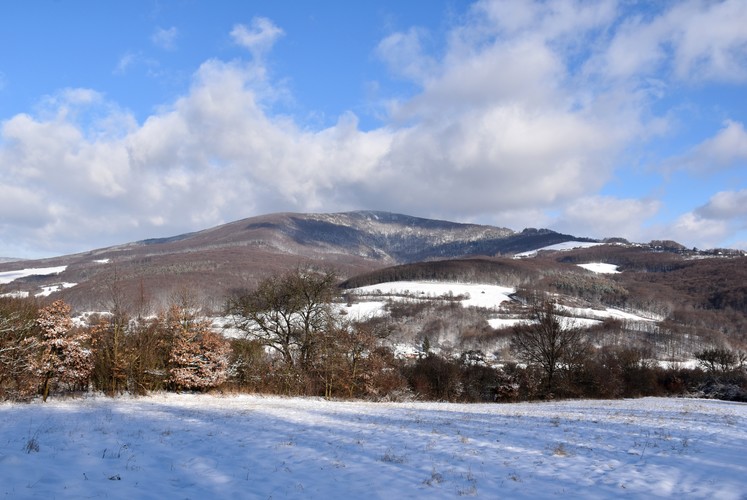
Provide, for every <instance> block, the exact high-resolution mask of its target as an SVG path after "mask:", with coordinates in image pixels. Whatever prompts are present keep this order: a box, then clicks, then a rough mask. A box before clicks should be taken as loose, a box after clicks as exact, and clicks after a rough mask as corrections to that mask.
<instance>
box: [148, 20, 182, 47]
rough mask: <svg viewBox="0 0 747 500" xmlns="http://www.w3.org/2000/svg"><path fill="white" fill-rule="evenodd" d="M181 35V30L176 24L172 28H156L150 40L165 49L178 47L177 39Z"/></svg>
mask: <svg viewBox="0 0 747 500" xmlns="http://www.w3.org/2000/svg"><path fill="white" fill-rule="evenodd" d="M178 36H179V30H177V29H176V27H175V26H172V27H170V28H160V27H159V28H156V30H155V31H154V32H153V34H152V35H151V36H150V41H151V42H153V44H154V45H155V46H157V47H160V48H162V49H164V50H174V49H176V39H177V38H178Z"/></svg>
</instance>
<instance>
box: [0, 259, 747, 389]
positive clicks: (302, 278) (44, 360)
mask: <svg viewBox="0 0 747 500" xmlns="http://www.w3.org/2000/svg"><path fill="white" fill-rule="evenodd" d="M337 283H338V280H337V276H336V275H335V273H333V272H330V271H322V272H319V271H316V270H310V269H302V268H298V269H294V270H293V271H290V272H287V273H285V274H282V275H275V276H271V277H269V278H267V279H265V280H263V281H262V282H260V283H259V285H258V286H257V287H256V288H254V289H252V290H237V291H235V292H233V293H232V294H231V296H230V298H229V299H228V300H227V302H226V308H225V311H224V313H225V315H226V316H227V317H229V318H230V319H231V324H230V325H229V326H230V327H231V328H232V329H231V330H227V331H232V332H233V335H228V336H224V335H220V334H217V333H215V331H214V328H213V327H212V325H211V324H210V322H209V321H208V320H207V319H205V318H204V316H202V315H201V313H200V310H199V308H198V307H197V304H196V303H195V301H194V299H192V298H191V296H190V294H189V293H187V292H182V293H179V294H177V295H175V296H174V297H173V299H172V301H171V304H170V306H169V307H168V308H167V309H166V310H164V311H162V312H161V313H160V314H158V315H157V316H155V317H150V318H146V317H143V315H142V314H139V315H137V316H132V315H129V314H127V311H126V310H125V308H123V307H119V306H118V304H122V303H123V301H115V302H114V306H113V307H111V312H110V313H107V314H101V315H99V316H98V317H94V318H91V319H89V321H88V323H87V324H82V325H77V324H75V323H74V322H73V321H72V320H71V317H70V308H69V307H68V306H67V305H66V304H65V303H64V302H61V301H57V302H54V303H52V304H50V305H47V306H46V307H38V306H37V305H36V304H35V303H34V302H33V301H30V300H20V299H7V298H6V299H0V397H2V398H26V397H30V396H33V395H35V394H39V395H41V396H42V398H43V399H45V400H46V398H47V397H48V395H49V394H50V392H52V391H59V392H66V391H80V390H86V389H93V390H97V391H103V392H106V393H107V394H118V393H122V392H125V391H127V392H131V393H137V394H143V393H146V392H148V391H153V390H198V391H205V390H209V389H213V388H219V389H221V390H236V391H258V392H269V393H280V394H287V395H301V394H303V395H320V396H325V397H328V398H330V397H345V398H355V397H367V398H385V397H404V396H406V395H407V397H423V398H428V399H441V400H462V401H490V400H505V401H512V400H518V399H532V398H545V397H555V396H562V397H575V396H586V397H620V396H637V395H650V394H664V393H672V392H678V391H683V390H685V389H687V388H692V387H693V385H694V384H696V383H701V382H703V381H704V380H705V379H706V378H710V379H713V378H714V377H723V376H726V375H728V376H729V377H731V380H734V381H736V383H737V384H741V386H742V388H743V389H744V388H747V386H745V383H746V381H745V377H744V364H745V358H744V356H741V357H740V355H738V354H737V353H735V352H733V351H729V350H728V349H723V348H712V349H705V350H703V351H702V352H700V353H698V359H699V360H700V362H701V366H702V369H701V370H695V371H693V370H690V371H676V370H664V369H662V368H659V367H657V366H656V365H654V364H653V363H652V362H651V360H650V359H651V355H650V353H648V352H646V351H645V350H643V349H637V348H633V347H630V346H619V345H617V346H599V345H594V344H593V343H592V342H591V341H590V340H591V339H590V338H589V336H588V332H587V331H584V330H582V329H580V328H577V327H576V326H575V325H573V324H572V323H570V322H568V321H566V320H565V319H563V318H561V317H560V316H559V314H558V310H557V309H556V306H555V304H553V303H552V302H550V301H548V300H546V299H545V298H543V297H541V296H534V297H533V298H532V300H530V301H529V305H528V310H527V314H528V316H529V318H530V319H531V320H532V321H531V322H527V323H523V324H520V325H519V326H516V327H515V328H514V330H513V332H512V335H511V342H510V350H511V352H512V357H513V358H514V359H515V360H517V361H520V362H521V364H517V363H515V362H508V363H504V364H503V366H502V367H501V368H496V367H493V366H490V365H489V364H488V363H487V362H486V361H485V355H484V353H482V352H481V351H477V350H473V351H469V352H465V353H463V354H462V355H461V357H459V358H458V359H453V358H446V357H442V356H439V355H437V354H435V353H433V352H431V351H430V346H428V345H427V344H428V342H427V339H428V337H427V336H425V337H424V338H425V339H426V341H424V342H423V349H422V352H421V355H420V356H419V357H418V358H417V359H410V360H407V359H398V358H397V357H395V355H394V353H393V351H392V346H391V344H389V343H388V342H387V339H388V337H389V336H390V333H391V331H392V323H391V320H387V319H382V318H372V319H368V320H366V321H358V322H353V321H348V320H346V319H345V317H344V316H342V315H340V314H339V313H338V312H337V307H336V303H338V301H339V289H338V288H337ZM395 321H396V320H395ZM424 333H425V334H427V332H424ZM229 337H232V338H229Z"/></svg>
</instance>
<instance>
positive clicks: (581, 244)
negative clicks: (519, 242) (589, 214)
mask: <svg viewBox="0 0 747 500" xmlns="http://www.w3.org/2000/svg"><path fill="white" fill-rule="evenodd" d="M597 245H603V243H597V242H591V241H566V242H564V243H556V244H555V245H548V246H546V247H542V248H538V249H536V250H529V251H528V252H520V253H517V254H515V255H514V258H523V257H534V256H535V255H537V253H539V252H542V251H545V250H548V251H556V252H562V251H565V250H575V249H576V248H591V247H595V246H597Z"/></svg>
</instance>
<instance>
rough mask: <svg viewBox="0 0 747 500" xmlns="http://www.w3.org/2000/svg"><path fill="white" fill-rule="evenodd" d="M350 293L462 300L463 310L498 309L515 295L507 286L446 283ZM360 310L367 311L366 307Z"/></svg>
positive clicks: (381, 286)
mask: <svg viewBox="0 0 747 500" xmlns="http://www.w3.org/2000/svg"><path fill="white" fill-rule="evenodd" d="M351 291H352V292H353V293H354V294H355V295H359V296H364V297H371V296H373V297H385V298H392V299H398V298H399V299H403V298H408V299H418V298H423V299H435V298H439V297H461V299H460V300H459V301H460V302H461V304H462V305H463V306H464V307H484V308H486V309H494V308H497V307H498V306H500V305H501V303H503V302H505V301H507V300H511V298H510V297H509V295H511V294H512V293H514V292H515V290H514V289H513V288H511V287H506V286H498V285H488V284H477V283H456V282H446V281H392V282H387V283H379V284H376V285H369V286H364V287H360V288H355V289H353V290H351ZM362 303H365V302H362ZM382 304H383V303H382ZM363 307H364V308H368V306H363Z"/></svg>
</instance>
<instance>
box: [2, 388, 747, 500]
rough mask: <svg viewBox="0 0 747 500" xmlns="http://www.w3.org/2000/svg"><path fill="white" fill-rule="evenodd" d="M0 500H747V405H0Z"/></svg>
mask: <svg viewBox="0 0 747 500" xmlns="http://www.w3.org/2000/svg"><path fill="white" fill-rule="evenodd" d="M0 418H1V419H2V421H3V425H2V426H0V492H1V493H2V494H3V495H4V496H5V497H6V498H45V499H46V498H104V497H107V498H153V499H156V498H157V499H164V498H324V499H327V498H386V499H390V498H426V497H427V498H452V497H459V496H476V497H480V498H532V499H534V498H568V497H571V498H618V497H627V498H652V497H659V498H709V499H710V498H719V499H744V498H745V494H746V493H747V460H745V450H746V449H747V405H745V404H739V403H728V402H723V401H706V400H688V399H659V398H650V399H640V400H621V401H564V402H552V403H522V404H503V405H499V404H478V405H460V404H446V403H365V402H328V401H324V400H318V399H285V398H278V397H260V396H249V395H242V396H229V397H219V396H207V395H186V394H181V395H177V394H162V395H155V396H151V397H145V398H118V399H108V398H104V397H94V398H84V399H78V400H52V401H51V402H48V403H46V404H42V403H33V404H10V403H4V404H0Z"/></svg>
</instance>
